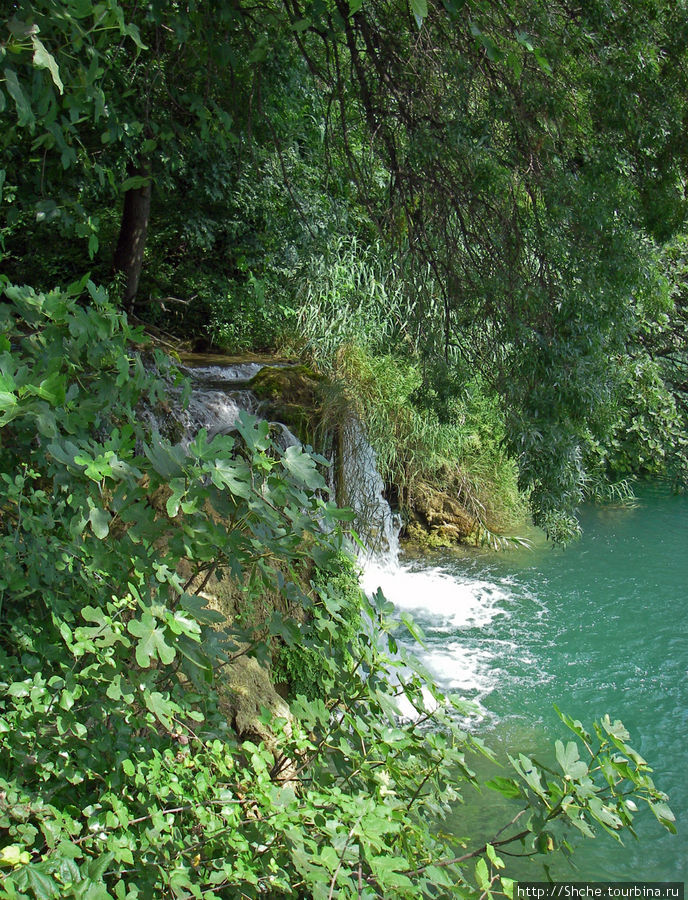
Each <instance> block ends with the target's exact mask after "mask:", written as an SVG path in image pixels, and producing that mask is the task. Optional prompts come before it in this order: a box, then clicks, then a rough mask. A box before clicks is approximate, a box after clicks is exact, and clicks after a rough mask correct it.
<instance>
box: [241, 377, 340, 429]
mask: <svg viewBox="0 0 688 900" xmlns="http://www.w3.org/2000/svg"><path fill="white" fill-rule="evenodd" d="M324 381H325V378H324V376H322V375H318V374H317V373H316V372H314V371H313V370H312V369H310V368H309V367H308V366H305V365H298V366H265V368H263V369H261V370H260V372H258V374H257V375H254V377H253V378H252V379H251V381H250V382H249V383H248V387H249V388H250V389H251V390H252V391H253V393H254V394H255V395H256V397H258V399H259V400H260V401H261V406H260V414H261V415H263V416H264V417H265V418H268V419H273V420H275V421H277V422H283V423H284V424H285V425H286V426H287V428H289V429H290V430H291V431H293V432H294V434H295V435H296V437H298V438H299V440H300V441H302V442H303V443H304V444H311V445H313V446H315V445H316V440H315V438H316V434H317V432H318V427H319V425H320V423H321V419H322V400H323V383H324Z"/></svg>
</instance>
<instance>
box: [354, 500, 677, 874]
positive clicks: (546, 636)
mask: <svg viewBox="0 0 688 900" xmlns="http://www.w3.org/2000/svg"><path fill="white" fill-rule="evenodd" d="M582 525H583V529H584V533H583V537H582V539H581V540H580V541H579V542H577V543H575V544H573V545H571V546H569V547H567V548H566V549H563V550H562V549H561V548H558V549H557V548H552V547H551V546H548V545H547V544H546V543H545V542H544V541H543V540H542V539H540V540H539V541H538V540H536V542H535V544H534V546H533V549H531V550H524V549H516V550H511V551H508V552H502V553H494V552H490V551H478V550H471V551H465V552H462V553H458V554H452V555H448V554H444V555H436V556H433V557H430V558H429V557H424V558H423V559H404V557H402V562H401V564H400V565H398V566H392V567H389V566H388V567H384V566H375V565H373V566H369V567H368V570H367V572H366V582H367V586H368V588H371V587H375V586H377V584H380V585H381V586H382V588H383V590H384V592H385V594H386V596H387V597H388V598H389V599H390V600H392V602H394V603H395V604H396V605H397V606H398V607H399V608H403V609H405V610H408V611H410V612H412V613H413V615H414V618H415V619H416V621H417V622H419V624H420V625H421V626H422V627H423V629H424V631H425V634H426V637H427V647H426V649H425V650H420V651H418V652H417V655H418V656H420V657H421V659H422V660H423V662H424V663H425V664H426V666H427V667H428V668H429V669H430V670H431V671H432V672H433V674H434V676H435V678H436V680H437V682H438V683H439V684H440V685H441V686H443V687H444V688H447V689H448V690H451V691H452V692H456V693H461V694H462V695H463V696H465V697H468V698H470V699H472V700H473V701H474V702H475V704H476V714H475V716H474V717H473V720H472V722H471V727H472V728H473V730H474V731H477V732H479V733H480V735H481V736H482V737H483V738H484V740H485V741H486V743H487V744H488V745H490V746H491V747H493V748H494V749H495V751H496V752H497V754H498V756H500V757H502V758H504V756H505V753H506V752H513V751H515V750H520V751H522V752H525V753H527V754H531V755H534V756H535V757H536V758H540V759H542V758H544V757H546V756H548V755H549V754H548V749H549V748H550V747H551V746H552V745H553V743H554V741H555V740H556V739H557V738H562V739H563V740H567V739H568V737H570V736H571V735H570V734H569V733H568V732H567V729H566V728H565V727H564V726H563V725H562V724H561V722H560V721H559V719H558V718H557V715H556V713H555V711H554V709H553V703H556V704H557V705H558V706H559V707H560V708H561V709H562V710H563V711H565V712H567V713H569V714H570V715H572V716H573V717H574V718H579V719H580V720H581V721H582V722H583V724H584V725H586V726H589V725H590V724H591V723H592V721H593V719H595V718H599V717H600V716H602V715H603V714H604V713H609V714H610V715H611V716H612V718H619V719H621V720H622V721H623V722H624V724H625V726H626V727H627V728H628V729H629V731H630V732H631V745H632V746H634V747H635V748H636V749H637V750H638V751H639V752H640V753H642V755H643V756H644V757H645V758H646V759H647V760H648V761H649V762H650V764H651V765H652V766H653V768H654V780H655V783H656V784H657V786H658V787H659V788H660V789H661V790H664V791H665V792H666V793H668V794H669V802H670V805H671V806H672V809H673V810H674V813H675V814H676V817H677V828H678V835H677V836H673V835H670V834H668V833H667V832H665V831H664V830H663V829H662V828H661V827H660V826H659V825H658V823H657V822H656V820H655V819H654V817H653V815H652V814H651V813H650V812H649V810H645V811H643V810H641V811H640V812H639V814H638V816H637V817H636V825H637V831H638V833H639V836H640V840H639V841H635V840H634V839H633V838H632V837H631V836H629V837H628V838H625V839H624V844H625V845H624V846H620V845H618V844H616V843H615V842H614V841H613V840H612V839H611V838H609V837H608V836H607V835H604V834H601V835H600V837H598V838H597V839H595V840H584V839H583V840H582V841H580V842H577V844H578V848H577V850H576V853H575V855H574V861H575V863H576V865H577V867H578V868H577V870H573V869H572V868H571V867H570V865H569V863H568V862H567V861H566V860H564V859H563V858H558V859H554V860H553V861H550V862H551V865H550V872H551V875H552V877H554V878H555V879H560V880H571V879H576V880H602V881H609V880H652V881H685V880H688V879H687V876H688V836H687V832H688V679H687V677H686V676H687V672H688V616H687V611H688V610H687V606H688V604H687V601H688V497H685V496H684V497H680V496H679V497H677V496H673V495H672V494H671V493H670V492H669V491H668V490H666V489H664V488H663V487H661V486H645V487H643V488H642V490H641V491H640V495H639V501H638V504H637V506H636V507H635V508H631V509H624V508H618V507H605V508H595V507H587V508H585V509H584V510H583V512H582ZM476 765H477V768H478V769H479V770H480V771H481V773H487V764H483V763H481V762H480V761H479V760H477V761H476ZM493 774H494V773H493ZM504 774H509V773H508V772H505V773H504ZM509 810H510V807H509V801H502V798H501V797H500V796H499V795H497V794H494V793H493V792H490V791H486V792H484V793H483V794H482V795H479V796H478V795H476V794H474V792H472V791H470V793H468V794H467V795H466V803H465V804H464V805H462V806H460V807H457V809H456V810H455V812H454V815H453V817H452V819H451V820H450V822H449V823H448V826H449V830H450V831H453V832H454V833H455V834H457V835H463V834H471V835H476V834H478V835H480V836H482V837H485V838H487V837H489V836H490V835H491V834H493V833H494V832H495V831H496V830H497V828H498V827H500V825H502V824H504V823H505V821H506V820H507V818H506V817H507V815H508V813H509ZM448 826H447V823H445V824H444V826H443V827H444V829H445V830H447V827H448ZM517 849H518V848H517ZM510 866H511V874H513V875H514V877H520V878H531V879H537V878H542V877H544V873H543V870H542V867H541V863H534V862H532V861H531V860H527V861H525V860H523V861H516V862H515V863H514V862H513V861H510Z"/></svg>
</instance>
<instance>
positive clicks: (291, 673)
mask: <svg viewBox="0 0 688 900" xmlns="http://www.w3.org/2000/svg"><path fill="white" fill-rule="evenodd" d="M312 587H313V590H314V591H315V593H316V595H317V596H316V600H315V601H314V603H313V606H312V607H311V608H310V610H309V613H308V620H307V622H306V623H305V626H302V628H301V633H300V639H299V642H298V643H297V644H294V645H293V646H284V647H282V648H280V650H279V651H278V653H277V654H276V656H275V658H274V661H273V670H272V676H273V679H274V680H275V682H277V683H278V684H279V683H281V682H285V683H286V684H287V686H288V688H289V693H290V695H291V696H295V697H296V696H299V695H304V696H305V697H306V698H307V699H308V700H314V699H316V698H318V697H323V696H331V695H332V694H334V693H336V690H337V682H338V680H339V679H341V677H342V672H347V671H350V670H351V669H352V668H353V665H354V657H353V655H352V654H353V653H354V647H355V644H356V642H357V640H358V636H359V633H360V631H361V609H360V603H361V590H360V587H359V584H358V573H357V571H356V567H355V565H354V563H353V561H352V560H351V559H350V558H349V557H347V556H344V555H342V556H341V557H340V558H339V559H338V560H336V561H335V562H333V563H332V564H331V566H330V571H322V570H316V572H315V578H314V581H313V584H312Z"/></svg>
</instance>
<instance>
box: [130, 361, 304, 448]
mask: <svg viewBox="0 0 688 900" xmlns="http://www.w3.org/2000/svg"><path fill="white" fill-rule="evenodd" d="M262 368H264V364H263V363H257V362H247V363H236V364H233V365H224V366H223V365H216V366H179V369H180V370H181V371H182V372H183V374H184V375H186V376H187V378H189V380H190V382H191V396H190V398H189V401H188V403H187V404H186V405H184V404H183V403H182V390H181V389H180V388H179V387H177V386H174V385H170V388H169V392H168V396H167V400H168V402H169V405H170V407H171V410H170V411H169V412H165V413H164V414H163V415H161V414H160V413H158V412H155V411H152V410H148V411H147V412H146V416H147V418H148V420H149V422H150V424H151V427H152V428H155V429H156V430H157V431H160V432H164V431H165V430H169V429H167V428H165V424H166V423H165V422H164V421H163V420H164V419H167V420H168V422H169V420H170V419H172V420H173V421H174V422H175V423H177V424H179V425H181V427H182V429H183V433H182V435H181V439H180V443H181V444H182V445H183V446H188V444H189V443H190V442H191V441H192V440H193V439H194V437H195V436H196V434H198V432H199V431H200V430H201V429H202V428H205V429H206V431H207V432H208V440H212V439H213V437H215V435H216V434H226V433H227V432H229V431H232V430H233V429H234V428H235V427H236V424H237V422H238V420H239V416H240V414H241V413H242V412H249V413H251V414H252V415H259V412H260V410H259V406H260V404H259V401H258V398H257V397H256V395H255V394H254V393H253V391H251V390H249V389H248V387H247V386H246V385H247V383H248V382H249V381H250V380H251V378H253V376H254V375H257V374H258V372H260V370H261V369H262ZM271 424H274V425H275V428H276V431H277V434H276V436H275V439H276V442H277V444H278V445H279V446H280V447H282V449H284V450H286V449H287V447H291V446H294V445H298V444H299V443H300V442H299V440H298V438H297V437H296V436H295V435H294V434H292V432H291V431H290V430H289V429H288V428H287V426H286V425H284V424H283V423H282V422H275V423H271Z"/></svg>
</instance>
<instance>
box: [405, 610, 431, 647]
mask: <svg viewBox="0 0 688 900" xmlns="http://www.w3.org/2000/svg"><path fill="white" fill-rule="evenodd" d="M400 618H401V621H402V622H403V623H404V625H405V626H406V629H407V631H408V633H409V634H410V635H411V637H412V638H413V639H414V640H415V641H416V642H417V643H419V644H420V645H421V647H425V646H426V644H425V635H424V634H423V629H422V628H421V627H420V625H418V624H417V623H416V622H414V621H413V617H412V616H410V615H409V614H408V613H406V612H402V614H401V616H400Z"/></svg>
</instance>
